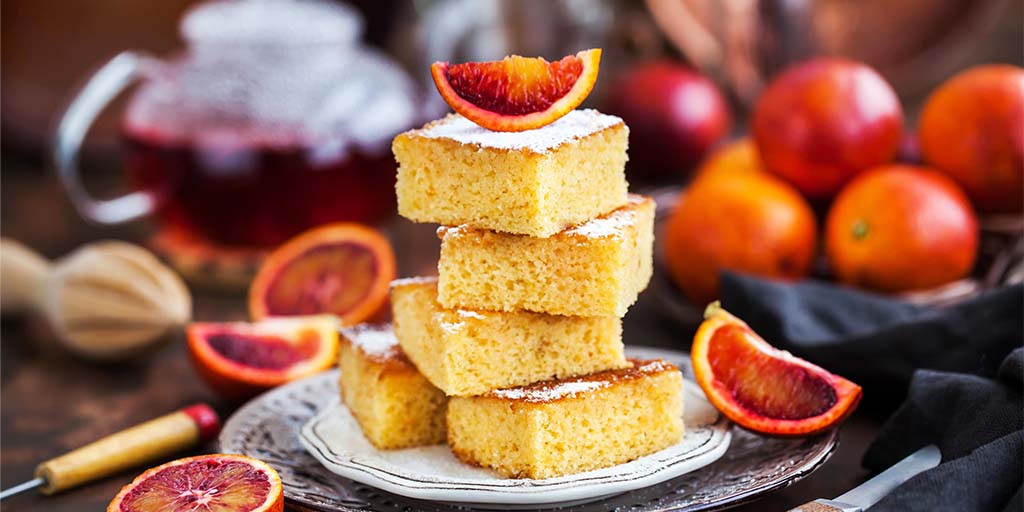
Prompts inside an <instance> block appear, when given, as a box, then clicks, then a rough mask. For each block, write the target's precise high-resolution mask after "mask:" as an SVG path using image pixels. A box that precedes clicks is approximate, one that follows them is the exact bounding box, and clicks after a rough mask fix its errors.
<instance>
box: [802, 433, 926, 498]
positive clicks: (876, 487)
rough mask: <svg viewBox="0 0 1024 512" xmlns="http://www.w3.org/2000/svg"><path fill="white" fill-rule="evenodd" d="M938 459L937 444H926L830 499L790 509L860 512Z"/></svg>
mask: <svg viewBox="0 0 1024 512" xmlns="http://www.w3.org/2000/svg"><path fill="white" fill-rule="evenodd" d="M941 461H942V454H941V453H940V452H939V447H938V446H935V445H934V444H930V445H928V446H925V447H924V448H921V449H920V450H918V451H916V452H914V453H912V454H910V455H909V456H908V457H907V458H905V459H903V460H901V461H899V462H897V463H896V464H893V465H892V467H890V468H889V469H886V470H885V471H882V472H881V473H879V474H878V475H876V476H875V477H874V478H872V479H871V480H868V481H867V482H864V483H862V484H860V485H858V486H857V487H854V488H853V489H852V490H850V491H849V492H847V493H845V494H843V495H842V496H839V497H837V498H836V499H834V500H815V501H812V502H810V503H807V504H804V505H801V506H799V507H797V508H795V509H793V511H799V512H818V511H822V512H824V511H831V512H861V511H863V510H865V509H867V508H868V507H870V506H871V505H874V504H875V503H877V502H878V500H880V499H882V498H883V497H885V495H887V494H889V493H890V492H892V491H893V489H895V488H897V487H899V486H900V485H901V484H903V482H906V481H907V480H910V478H912V477H913V476H914V475H917V474H918V473H921V472H922V471H927V470H929V469H931V468H934V467H935V466H938V465H939V462H941Z"/></svg>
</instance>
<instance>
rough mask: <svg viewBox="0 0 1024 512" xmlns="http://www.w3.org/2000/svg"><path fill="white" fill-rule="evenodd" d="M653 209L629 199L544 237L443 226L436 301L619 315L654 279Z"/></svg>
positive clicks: (474, 306)
mask: <svg viewBox="0 0 1024 512" xmlns="http://www.w3.org/2000/svg"><path fill="white" fill-rule="evenodd" d="M654 207H655V205H654V200H652V199H651V198H649V197H644V196H640V195H636V194H630V195H629V196H628V201H627V203H626V204H625V205H624V206H622V207H621V208H618V209H616V210H613V211H611V212H608V213H606V214H604V215H601V216H599V217H596V218H594V219H590V220H588V221H586V222H583V223H581V224H578V225H576V226H573V227H570V228H568V229H565V230H563V231H561V232H559V233H558V234H555V235H553V236H551V237H548V238H543V239H542V238H535V237H529V236H520V235H512V234H508V233H499V232H495V231H492V230H487V229H480V228H474V227H470V226H458V227H442V228H440V229H438V235H439V236H440V238H441V257H440V261H439V262H438V272H439V287H438V300H439V301H440V303H441V304H442V305H443V306H445V307H447V308H471V309H484V310H494V311H515V310H520V309H524V310H528V311H534V312H538V313H547V314H556V315H575V316H618V317H621V316H623V315H625V313H626V310H627V308H629V306H630V305H631V304H633V302H635V301H636V298H637V296H638V294H639V293H640V291H642V290H643V289H644V288H645V287H646V286H647V283H648V282H649V281H650V278H651V272H652V266H653V245H654Z"/></svg>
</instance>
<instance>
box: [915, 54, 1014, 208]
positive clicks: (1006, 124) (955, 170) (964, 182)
mask: <svg viewBox="0 0 1024 512" xmlns="http://www.w3.org/2000/svg"><path fill="white" fill-rule="evenodd" d="M918 132H919V138H920V145H921V153H922V155H923V157H924V160H925V162H927V163H928V164H929V165H930V166H932V167H935V168H936V169H938V170H939V171H942V172H944V173H946V174H948V175H949V176H950V177H951V178H953V179H954V180H956V182H957V183H959V184H960V186H962V187H963V188H964V191H965V192H966V193H967V195H968V197H970V198H971V200H972V201H973V202H974V206H975V208H977V209H978V211H981V212H985V213H1019V212H1021V211H1022V210H1024V69H1022V68H1020V67H1018V66H1011V65H1008V64H1000V65H985V66H978V67H974V68H971V69H968V70H967V71H964V72H962V73H960V74H958V75H956V76H954V77H953V78H951V79H949V80H948V81H947V82H945V83H944V84H942V85H941V86H940V87H939V88H938V89H936V90H935V91H934V92H933V93H932V95H931V96H930V97H929V98H928V101H927V102H926V103H925V106H924V109H923V110H922V111H921V118H920V121H919V123H918Z"/></svg>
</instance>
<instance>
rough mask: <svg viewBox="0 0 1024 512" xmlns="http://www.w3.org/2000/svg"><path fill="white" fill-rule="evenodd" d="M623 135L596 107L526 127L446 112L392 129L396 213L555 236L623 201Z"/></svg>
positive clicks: (619, 121) (614, 121) (421, 219)
mask: <svg viewBox="0 0 1024 512" xmlns="http://www.w3.org/2000/svg"><path fill="white" fill-rule="evenodd" d="M628 136H629V130H628V129H627V128H626V125H625V124H624V123H623V122H622V119H619V118H618V117H615V116H609V115H604V114H601V113H599V112H597V111H595V110H574V111H572V112H570V113H568V114H566V115H565V116H564V117H562V118H561V119H559V120H557V121H555V122H554V123H551V124H549V125H547V126H544V127H542V128H538V129H536V130H527V131H524V132H493V131H490V130H487V129H485V128H481V127H479V126H477V125H476V124H474V123H473V122H471V121H469V120H467V119H466V118H464V117H462V116H460V115H456V114H452V115H449V116H447V117H445V118H443V119H439V120H437V121H434V122H432V123H429V124H427V125H426V126H424V127H423V128H421V129H419V130H412V131H408V132H405V133H402V134H400V135H398V137H395V140H394V142H393V143H392V145H391V149H392V151H394V153H395V158H396V159H397V160H398V164H399V168H398V182H397V184H396V187H395V188H396V191H397V193H398V213H399V214H400V215H402V216H403V217H406V218H408V219H410V220H414V221H417V222H434V223H438V224H447V225H461V224H470V225H472V226H476V227H482V228H488V229H493V230H495V231H502V232H506V233H519V234H524V235H531V236H537V237H547V236H551V235H553V234H555V233H558V232H559V231H561V230H562V229H565V228H566V227H568V226H573V225H576V224H579V223H580V222H583V221H585V220H587V219H589V218H592V217H596V216H598V215H601V214H603V213H607V212H609V211H611V210H614V209H615V208H618V207H619V206H622V205H623V204H624V203H625V202H626V175H625V171H624V169H625V164H626V144H627V139H628Z"/></svg>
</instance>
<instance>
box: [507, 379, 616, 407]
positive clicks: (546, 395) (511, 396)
mask: <svg viewBox="0 0 1024 512" xmlns="http://www.w3.org/2000/svg"><path fill="white" fill-rule="evenodd" d="M610 384H611V383H610V382H609V381H600V380H584V381H567V382H556V383H552V384H550V385H544V386H540V387H529V388H509V389H499V390H496V391H492V392H491V395H493V396H496V397H498V398H505V399H508V400H529V401H534V402H550V401H552V400H558V399H559V398H567V397H575V396H576V395H578V394H580V393H588V392H590V391H595V390H598V389H601V388H604V387H608V386H609V385H610Z"/></svg>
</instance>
